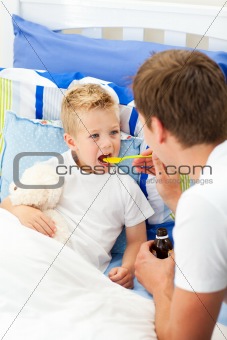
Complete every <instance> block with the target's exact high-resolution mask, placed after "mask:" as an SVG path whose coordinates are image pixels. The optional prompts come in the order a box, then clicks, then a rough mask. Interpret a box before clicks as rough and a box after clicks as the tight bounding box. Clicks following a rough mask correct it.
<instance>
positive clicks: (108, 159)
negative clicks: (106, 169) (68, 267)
mask: <svg viewBox="0 0 227 340" xmlns="http://www.w3.org/2000/svg"><path fill="white" fill-rule="evenodd" d="M147 157H152V155H148V156H142V155H134V156H124V157H106V158H103V161H104V162H106V163H113V164H117V163H120V162H122V161H124V160H125V159H130V158H147Z"/></svg>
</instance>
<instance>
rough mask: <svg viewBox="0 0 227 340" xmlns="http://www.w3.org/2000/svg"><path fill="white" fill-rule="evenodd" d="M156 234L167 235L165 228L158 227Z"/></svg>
mask: <svg viewBox="0 0 227 340" xmlns="http://www.w3.org/2000/svg"><path fill="white" fill-rule="evenodd" d="M156 234H157V236H168V233H167V229H166V228H158V229H157V231H156Z"/></svg>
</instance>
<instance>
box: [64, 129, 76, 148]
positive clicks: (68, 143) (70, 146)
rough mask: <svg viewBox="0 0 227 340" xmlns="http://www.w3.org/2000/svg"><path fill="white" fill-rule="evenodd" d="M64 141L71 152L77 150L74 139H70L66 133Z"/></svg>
mask: <svg viewBox="0 0 227 340" xmlns="http://www.w3.org/2000/svg"><path fill="white" fill-rule="evenodd" d="M64 140H65V142H66V144H67V145H68V147H69V148H70V149H71V150H74V151H76V150H77V146H76V141H75V138H74V137H72V136H71V135H69V134H68V133H64Z"/></svg>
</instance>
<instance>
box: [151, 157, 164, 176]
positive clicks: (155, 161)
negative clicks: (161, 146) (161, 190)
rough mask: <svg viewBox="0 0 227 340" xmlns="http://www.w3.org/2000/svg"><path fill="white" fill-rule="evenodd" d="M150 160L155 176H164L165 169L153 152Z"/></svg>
mask: <svg viewBox="0 0 227 340" xmlns="http://www.w3.org/2000/svg"><path fill="white" fill-rule="evenodd" d="M152 160H153V164H154V167H155V172H156V177H157V178H161V177H163V176H166V171H165V167H164V165H163V163H162V162H161V161H160V159H159V158H158V157H157V156H156V155H155V154H154V153H153V155H152Z"/></svg>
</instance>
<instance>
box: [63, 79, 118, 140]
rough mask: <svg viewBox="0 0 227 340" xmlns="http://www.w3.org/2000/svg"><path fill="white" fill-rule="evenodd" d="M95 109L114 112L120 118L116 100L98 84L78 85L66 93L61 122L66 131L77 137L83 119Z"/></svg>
mask: <svg viewBox="0 0 227 340" xmlns="http://www.w3.org/2000/svg"><path fill="white" fill-rule="evenodd" d="M93 109H102V110H107V111H108V110H114V111H115V112H116V116H117V117H118V118H119V108H118V103H117V102H116V100H115V98H114V97H113V96H112V95H111V94H110V93H109V92H108V91H107V90H105V89H104V88H103V87H102V86H100V85H98V84H77V85H76V86H75V87H73V88H72V89H70V90H69V91H67V92H66V95H65V97H64V99H63V102H62V108H61V120H62V124H63V128H64V131H65V132H66V133H69V134H70V135H75V133H76V132H77V131H78V128H79V126H80V125H82V126H83V122H82V117H83V115H84V114H86V113H88V112H89V111H91V110H93Z"/></svg>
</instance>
